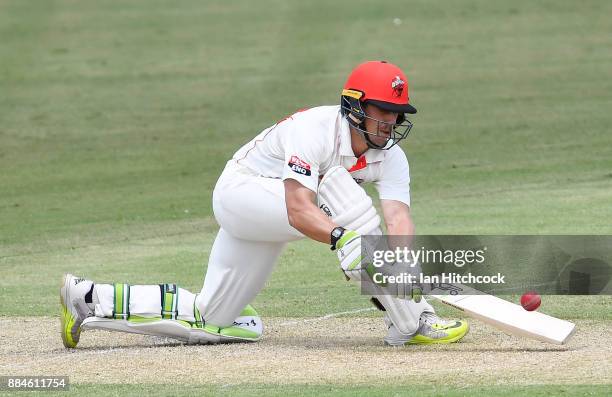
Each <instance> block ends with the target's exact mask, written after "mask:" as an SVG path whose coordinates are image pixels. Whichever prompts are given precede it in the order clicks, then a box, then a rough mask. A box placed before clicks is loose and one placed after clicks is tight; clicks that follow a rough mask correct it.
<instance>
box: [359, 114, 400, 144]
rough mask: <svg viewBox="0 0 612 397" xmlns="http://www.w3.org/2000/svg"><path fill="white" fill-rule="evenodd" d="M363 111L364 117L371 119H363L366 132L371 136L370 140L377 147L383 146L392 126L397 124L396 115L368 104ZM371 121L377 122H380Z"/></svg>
mask: <svg viewBox="0 0 612 397" xmlns="http://www.w3.org/2000/svg"><path fill="white" fill-rule="evenodd" d="M364 111H365V113H366V116H368V117H371V119H370V118H368V117H366V119H365V129H366V131H368V132H369V133H371V134H373V135H370V136H369V138H370V140H371V141H372V142H374V144H376V145H378V146H381V147H382V146H385V144H386V143H387V140H388V139H389V137H390V136H391V133H392V132H393V131H392V130H393V125H394V124H395V123H396V122H397V116H398V113H393V112H389V111H387V110H382V109H380V108H377V107H376V106H373V105H369V104H366V105H365V107H364ZM372 119H376V120H379V121H380V122H378V121H376V120H372Z"/></svg>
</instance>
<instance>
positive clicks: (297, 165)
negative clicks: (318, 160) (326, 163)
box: [288, 156, 311, 176]
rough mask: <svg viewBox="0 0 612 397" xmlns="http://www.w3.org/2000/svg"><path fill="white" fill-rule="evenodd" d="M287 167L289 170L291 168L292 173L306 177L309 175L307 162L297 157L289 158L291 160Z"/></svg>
mask: <svg viewBox="0 0 612 397" xmlns="http://www.w3.org/2000/svg"><path fill="white" fill-rule="evenodd" d="M288 165H289V168H291V170H292V171H293V172H296V173H298V174H301V175H306V176H310V175H311V172H310V164H308V163H307V162H305V161H304V160H302V159H301V158H299V157H298V156H291V159H290V160H289V163H288Z"/></svg>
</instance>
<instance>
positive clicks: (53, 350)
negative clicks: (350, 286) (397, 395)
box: [0, 317, 612, 386]
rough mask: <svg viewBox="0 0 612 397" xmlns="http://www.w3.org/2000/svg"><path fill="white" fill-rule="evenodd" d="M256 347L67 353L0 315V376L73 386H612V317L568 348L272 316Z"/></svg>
mask: <svg viewBox="0 0 612 397" xmlns="http://www.w3.org/2000/svg"><path fill="white" fill-rule="evenodd" d="M264 321H265V322H264V323H265V324H266V331H265V333H264V338H263V339H262V340H261V341H260V342H257V343H249V344H225V345H215V346H187V345H183V344H181V343H177V342H174V341H172V340H171V339H165V338H157V337H150V336H142V335H132V334H123V333H110V332H104V331H87V332H83V334H82V335H81V342H80V343H79V347H78V348H77V349H72V350H69V349H65V348H64V347H63V345H62V341H61V338H60V335H59V319H57V318H52V317H3V318H0V338H1V343H0V362H1V364H0V373H2V374H6V375H8V374H10V375H35V374H54V375H68V376H70V379H71V382H74V383H187V384H221V385H227V384H232V385H233V384H243V383H262V382H266V383H270V382H271V383H278V384H296V383H297V384H300V383H308V384H313V383H316V384H353V385H354V384H366V383H367V384H376V383H383V382H384V383H387V384H388V383H389V382H393V383H400V384H403V383H430V384H445V385H458V386H460V385H504V384H516V385H526V384H609V383H612V344H610V343H609V341H610V340H611V337H612V321H592V320H582V321H577V328H578V329H577V332H576V334H575V336H574V338H573V339H572V340H571V341H570V342H569V344H567V345H565V346H555V345H548V344H544V343H540V342H536V341H530V340H527V339H522V338H517V337H512V336H508V335H505V334H502V333H499V332H498V331H496V330H494V329H492V328H490V327H488V326H486V325H484V324H482V323H480V322H477V321H474V320H471V322H470V325H471V326H472V329H471V330H470V333H469V334H468V336H467V337H466V338H465V339H464V340H463V341H461V342H460V343H457V344H452V345H440V346H410V347H402V348H392V347H388V346H385V345H383V343H382V337H383V336H384V334H385V328H384V325H383V322H382V319H380V318H371V317H363V318H326V319H318V320H308V321H303V320H301V319H287V318H269V319H264Z"/></svg>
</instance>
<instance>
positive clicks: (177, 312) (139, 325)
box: [82, 284, 263, 344]
mask: <svg viewBox="0 0 612 397" xmlns="http://www.w3.org/2000/svg"><path fill="white" fill-rule="evenodd" d="M117 285H119V286H120V288H119V289H118V290H117V291H116V288H115V285H110V284H95V286H94V293H93V302H94V305H95V317H89V318H87V319H86V320H85V321H84V322H83V325H82V328H83V330H88V329H102V330H107V331H121V332H128V333H135V334H146V335H155V336H163V337H169V338H174V339H178V340H180V341H183V342H186V343H189V344H207V343H224V342H252V341H257V340H259V339H260V338H261V335H262V334H263V323H262V321H261V318H260V317H259V315H258V314H257V312H256V311H255V310H254V309H253V308H252V307H251V306H250V305H247V307H246V308H245V309H244V310H243V312H242V313H241V314H240V316H239V317H238V318H237V319H236V320H235V321H234V324H233V325H231V326H229V327H223V328H218V327H216V326H214V325H208V324H203V323H202V318H201V315H200V313H199V311H198V309H197V307H198V306H197V305H195V301H196V298H197V297H198V296H196V295H195V294H193V293H191V292H189V291H187V290H185V289H183V288H178V287H176V288H175V287H171V290H172V291H176V293H175V294H172V296H171V297H169V298H166V306H167V307H166V309H169V308H171V310H170V311H165V312H164V313H165V314H164V318H162V288H160V286H159V285H131V286H129V285H127V284H117ZM166 286H167V285H166ZM166 286H164V291H167V290H166V288H167V287H166ZM116 294H117V295H119V294H121V296H122V297H124V298H125V302H123V305H119V303H118V302H121V299H119V300H117V299H116V298H117V297H116V296H115V295H116ZM164 295H165V294H164ZM168 302H171V304H170V303H168ZM122 308H123V309H122ZM128 308H129V310H128ZM125 312H128V315H127V316H125V317H123V316H120V317H119V318H113V316H115V317H118V316H116V314H117V313H125ZM170 316H172V318H170ZM196 316H197V317H198V319H197V322H196Z"/></svg>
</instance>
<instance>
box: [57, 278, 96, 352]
mask: <svg viewBox="0 0 612 397" xmlns="http://www.w3.org/2000/svg"><path fill="white" fill-rule="evenodd" d="M92 287H93V281H90V280H85V279H83V278H78V277H74V276H73V275H72V274H65V275H64V281H63V283H62V288H61V289H60V303H61V304H62V312H61V314H60V322H61V325H62V328H61V334H62V341H63V342H64V346H66V347H76V345H77V343H79V337H80V336H81V324H82V323H83V320H85V319H86V318H87V317H90V316H93V310H92V309H91V308H90V307H89V305H88V304H87V303H85V295H86V294H87V293H88V292H89V291H91V289H92Z"/></svg>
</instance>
